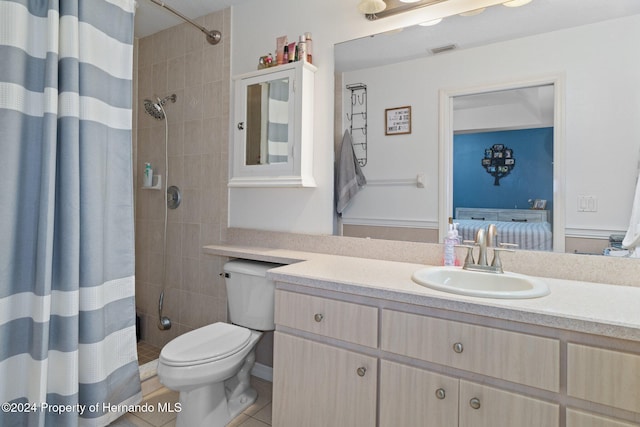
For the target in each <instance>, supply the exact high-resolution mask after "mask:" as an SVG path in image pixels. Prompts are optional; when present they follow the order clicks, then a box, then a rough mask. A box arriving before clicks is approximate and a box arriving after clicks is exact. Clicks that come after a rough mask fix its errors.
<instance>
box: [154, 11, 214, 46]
mask: <svg viewBox="0 0 640 427" xmlns="http://www.w3.org/2000/svg"><path fill="white" fill-rule="evenodd" d="M150 1H151V2H152V3H154V4H156V5H158V6H160V7H163V8H165V9H167V10H168V11H169V12H171V13H173V14H174V15H176V16H178V17H180V18H182V19H183V20H184V21H186V22H188V23H189V24H191V25H193V26H194V27H196V28H198V29H199V30H200V31H202V32H203V33H204V35H205V36H207V41H208V42H209V43H210V44H218V43H219V42H220V39H221V38H222V34H221V33H220V31H218V30H211V31H209V30H207V29H206V28H205V27H203V26H202V25H200V24H198V23H197V22H195V21H193V20H191V19H189V18H187V17H186V16H184V15H183V14H182V13H180V12H178V11H177V10H175V9H174V8H172V7H171V6H167V5H166V4H164V2H163V1H161V0H150Z"/></svg>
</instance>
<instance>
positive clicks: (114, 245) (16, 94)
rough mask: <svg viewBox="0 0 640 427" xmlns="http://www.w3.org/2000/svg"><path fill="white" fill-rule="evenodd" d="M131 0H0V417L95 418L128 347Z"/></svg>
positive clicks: (120, 376) (131, 336) (120, 385)
mask: <svg viewBox="0 0 640 427" xmlns="http://www.w3.org/2000/svg"><path fill="white" fill-rule="evenodd" d="M134 7H135V2H134V1H133V0H0V188H1V190H0V193H1V196H0V404H2V409H1V411H0V425H1V426H3V427H4V426H56V427H57V426H77V425H82V426H84V425H87V426H97V425H107V424H109V423H110V422H111V421H112V420H113V419H115V418H117V417H118V416H119V415H121V414H122V413H123V412H125V411H126V409H127V405H130V404H135V403H138V402H139V401H140V399H141V391H140V381H139V374H138V365H137V356H136V348H135V342H136V337H135V301H134V243H133V236H134V233H133V196H132V192H133V188H132V176H133V174H132V164H131V103H132V58H133V14H134Z"/></svg>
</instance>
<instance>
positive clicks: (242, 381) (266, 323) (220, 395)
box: [158, 260, 280, 427]
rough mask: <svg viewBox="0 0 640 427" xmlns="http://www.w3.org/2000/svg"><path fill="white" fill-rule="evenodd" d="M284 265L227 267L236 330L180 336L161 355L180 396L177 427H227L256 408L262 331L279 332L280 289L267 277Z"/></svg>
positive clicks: (165, 375)
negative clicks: (254, 382)
mask: <svg viewBox="0 0 640 427" xmlns="http://www.w3.org/2000/svg"><path fill="white" fill-rule="evenodd" d="M279 266H280V264H270V263H264V262H257V261H244V260H234V261H229V262H227V263H226V264H225V265H224V272H225V282H226V286H227V298H228V307H229V320H230V321H231V323H233V324H229V323H223V322H218V323H214V324H213V325H208V326H204V327H202V328H199V329H196V330H194V331H191V332H188V333H186V334H184V335H180V336H179V337H177V338H175V339H174V340H172V341H171V342H169V343H168V344H167V345H166V346H164V348H163V349H162V351H161V352H160V358H159V360H158V378H159V379H160V382H161V383H162V384H164V385H165V386H166V387H168V388H170V389H172V390H176V391H179V392H180V404H181V406H182V409H181V412H180V413H179V414H178V418H177V420H176V426H177V427H200V426H201V427H205V426H206V427H218V426H220V427H222V426H225V425H226V424H227V423H228V422H230V421H231V420H232V419H233V418H235V417H236V416H237V415H239V414H240V413H241V412H242V411H243V410H244V409H246V408H247V407H248V406H249V405H251V404H253V402H255V400H256V398H257V397H258V393H257V392H256V391H255V389H253V388H251V385H250V383H249V378H250V374H251V368H252V367H253V365H254V362H255V354H254V350H255V346H256V344H257V343H258V341H259V340H260V338H261V337H262V332H261V331H272V330H274V329H275V325H274V323H273V321H274V319H273V308H274V297H275V284H274V283H273V281H271V280H267V279H266V277H265V273H266V271H267V270H270V269H272V268H274V267H279Z"/></svg>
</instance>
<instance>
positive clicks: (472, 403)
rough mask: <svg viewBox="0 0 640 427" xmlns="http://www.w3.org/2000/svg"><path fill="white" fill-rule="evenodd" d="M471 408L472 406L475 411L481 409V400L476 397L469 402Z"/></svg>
mask: <svg viewBox="0 0 640 427" xmlns="http://www.w3.org/2000/svg"><path fill="white" fill-rule="evenodd" d="M469 406H471V407H472V408H473V409H480V399H478V398H477V397H474V398H473V399H471V400H470V401H469Z"/></svg>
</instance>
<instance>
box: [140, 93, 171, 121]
mask: <svg viewBox="0 0 640 427" xmlns="http://www.w3.org/2000/svg"><path fill="white" fill-rule="evenodd" d="M176 99H177V96H176V94H175V93H174V94H172V95H169V96H165V97H164V98H162V99H160V98H156V100H155V101H151V100H150V99H145V100H144V109H145V111H146V112H147V114H149V115H150V116H151V117H153V118H155V119H156V120H164V118H165V114H164V108H162V106H163V105H165V104H166V103H167V101H171V102H176Z"/></svg>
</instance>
